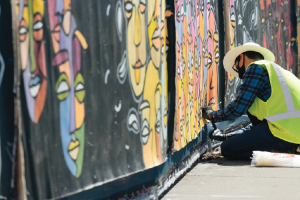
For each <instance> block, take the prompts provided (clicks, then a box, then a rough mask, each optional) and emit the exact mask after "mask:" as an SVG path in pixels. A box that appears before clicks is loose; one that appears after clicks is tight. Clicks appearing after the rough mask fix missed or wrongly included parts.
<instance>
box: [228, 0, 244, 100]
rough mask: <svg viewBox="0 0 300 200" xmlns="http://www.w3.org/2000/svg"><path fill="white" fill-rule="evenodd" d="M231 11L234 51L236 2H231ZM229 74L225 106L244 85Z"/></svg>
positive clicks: (231, 33) (231, 34) (232, 46)
mask: <svg viewBox="0 0 300 200" xmlns="http://www.w3.org/2000/svg"><path fill="white" fill-rule="evenodd" d="M229 11H230V32H229V33H230V48H231V49H233V48H234V47H235V44H236V41H235V40H236V37H235V35H236V28H235V27H236V14H235V7H234V0H230V1H229ZM226 74H227V80H228V81H227V90H226V93H225V106H227V105H228V104H229V103H230V102H231V101H233V100H235V98H236V96H237V90H238V87H239V86H240V85H241V84H242V81H241V79H239V78H236V77H234V76H231V75H230V74H228V73H227V72H226Z"/></svg>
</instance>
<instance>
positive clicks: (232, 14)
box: [230, 13, 235, 28]
mask: <svg viewBox="0 0 300 200" xmlns="http://www.w3.org/2000/svg"><path fill="white" fill-rule="evenodd" d="M230 20H231V26H232V28H234V27H235V15H234V13H231V17H230Z"/></svg>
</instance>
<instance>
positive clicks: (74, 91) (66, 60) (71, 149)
mask: <svg viewBox="0 0 300 200" xmlns="http://www.w3.org/2000/svg"><path fill="white" fill-rule="evenodd" d="M48 13H49V23H50V31H51V39H52V47H53V51H54V53H55V56H54V58H53V60H52V66H54V67H56V68H58V70H59V74H60V75H59V78H58V80H57V82H56V85H55V91H56V95H57V98H58V100H59V101H60V106H59V107H60V116H59V117H60V134H61V142H62V149H63V154H64V158H65V161H66V164H67V166H68V168H69V170H70V172H71V173H72V175H73V176H75V177H79V176H80V174H81V171H82V164H83V155H84V144H85V121H84V120H85V105H84V98H85V81H84V78H83V76H82V74H81V47H82V48H84V49H86V48H87V43H86V41H85V38H84V37H83V36H82V34H81V33H80V32H79V31H78V30H76V22H75V19H74V17H73V15H72V9H71V1H68V0H64V1H63V0H56V1H50V0H49V1H48Z"/></svg>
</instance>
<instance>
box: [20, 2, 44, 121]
mask: <svg viewBox="0 0 300 200" xmlns="http://www.w3.org/2000/svg"><path fill="white" fill-rule="evenodd" d="M16 11H17V14H18V21H19V41H20V55H21V67H22V75H23V80H24V90H25V95H26V103H27V108H28V113H29V116H30V119H31V120H32V122H34V123H38V121H39V119H40V116H41V114H42V112H43V109H44V105H45V99H46V94H47V80H46V79H47V71H46V58H45V44H44V41H43V31H44V29H43V28H44V24H43V18H44V2H43V1H42V0H23V1H22V0H20V1H19V2H17V6H16Z"/></svg>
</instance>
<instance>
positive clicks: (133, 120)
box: [127, 108, 140, 134]
mask: <svg viewBox="0 0 300 200" xmlns="http://www.w3.org/2000/svg"><path fill="white" fill-rule="evenodd" d="M127 129H128V130H129V131H132V132H133V133H134V134H139V132H140V123H139V118H138V113H137V111H136V109H134V108H131V109H130V110H129V112H128V115H127Z"/></svg>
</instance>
